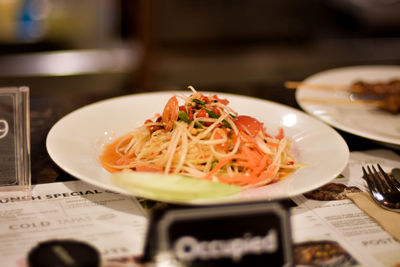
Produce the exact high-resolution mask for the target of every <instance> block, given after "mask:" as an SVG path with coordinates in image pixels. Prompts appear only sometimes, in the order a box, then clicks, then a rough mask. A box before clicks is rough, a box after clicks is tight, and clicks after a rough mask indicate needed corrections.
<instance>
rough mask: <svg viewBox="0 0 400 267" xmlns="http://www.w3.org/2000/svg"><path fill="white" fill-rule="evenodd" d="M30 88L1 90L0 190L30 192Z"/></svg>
mask: <svg viewBox="0 0 400 267" xmlns="http://www.w3.org/2000/svg"><path fill="white" fill-rule="evenodd" d="M29 111H30V109H29V88H28V87H6V88H0V190H2V191H4V190H7V191H9V190H13V191H15V190H19V191H24V192H26V193H29V192H30V190H31V164H30V155H31V153H30V121H29V118H30V117H29Z"/></svg>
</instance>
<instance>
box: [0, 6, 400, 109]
mask: <svg viewBox="0 0 400 267" xmlns="http://www.w3.org/2000/svg"><path fill="white" fill-rule="evenodd" d="M399 63H400V1H396V0H325V1H320V0H303V1H298V0H280V1H269V0H201V1H187V0H81V1H77V0H0V86H8V85H12V86H15V85H28V86H29V87H30V88H31V94H32V95H38V96H40V95H49V94H54V95H63V94H72V93H77V92H79V93H83V92H85V93H90V92H92V93H102V92H104V93H105V94H108V95H114V94H115V95H117V94H125V93H134V92H143V91H157V90H169V89H185V88H186V86H188V85H193V86H194V87H195V88H197V89H198V90H213V91H225V92H232V93H241V94H247V95H256V96H259V97H265V98H267V97H268V94H267V93H266V92H267V88H268V90H276V91H277V94H279V90H282V89H283V83H284V82H285V81H286V80H302V79H304V78H306V77H307V76H309V75H311V74H314V73H316V72H319V71H322V70H325V69H331V68H335V67H342V66H350V65H368V64H399ZM282 102H285V100H284V99H282Z"/></svg>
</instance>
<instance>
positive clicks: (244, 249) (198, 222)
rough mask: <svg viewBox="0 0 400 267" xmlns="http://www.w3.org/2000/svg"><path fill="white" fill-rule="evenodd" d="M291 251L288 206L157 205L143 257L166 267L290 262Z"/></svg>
mask: <svg viewBox="0 0 400 267" xmlns="http://www.w3.org/2000/svg"><path fill="white" fill-rule="evenodd" d="M292 254H293V249H292V240H291V232H290V216H289V212H288V208H287V207H285V206H284V205H283V204H282V203H281V202H280V201H273V202H251V203H241V204H230V205H216V206H205V207H180V208H172V209H171V208H168V209H165V210H156V211H154V212H152V214H151V217H150V225H149V228H148V233H147V240H146V245H145V251H144V257H143V258H142V259H141V260H142V261H143V262H155V263H156V264H157V263H160V264H167V265H168V266H199V267H200V266H207V267H212V266H293V265H294V264H293V255H292ZM160 266H162V265H160Z"/></svg>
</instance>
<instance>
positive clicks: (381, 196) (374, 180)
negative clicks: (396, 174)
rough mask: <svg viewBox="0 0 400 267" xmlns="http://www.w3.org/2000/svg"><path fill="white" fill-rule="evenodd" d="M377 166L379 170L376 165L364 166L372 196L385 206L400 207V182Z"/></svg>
mask: <svg viewBox="0 0 400 267" xmlns="http://www.w3.org/2000/svg"><path fill="white" fill-rule="evenodd" d="M377 166H378V170H377V169H376V168H375V167H374V166H371V167H370V166H367V167H366V168H367V170H366V169H365V168H364V167H362V171H363V173H364V178H365V180H366V181H367V184H368V187H369V190H370V193H371V196H372V197H373V198H374V200H375V201H376V202H378V203H379V204H380V205H382V206H383V207H385V208H388V209H400V183H399V182H398V181H397V180H396V179H394V178H393V177H392V176H390V175H388V174H387V173H386V172H385V171H384V170H383V169H382V167H381V166H380V165H379V164H377ZM396 211H397V210H396Z"/></svg>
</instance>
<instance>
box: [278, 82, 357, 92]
mask: <svg viewBox="0 0 400 267" xmlns="http://www.w3.org/2000/svg"><path fill="white" fill-rule="evenodd" d="M299 86H303V87H307V88H311V89H321V90H344V91H345V90H349V89H351V87H350V86H348V85H334V84H313V83H305V82H296V81H287V82H285V87H286V88H288V89H297V88H298V87H299Z"/></svg>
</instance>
